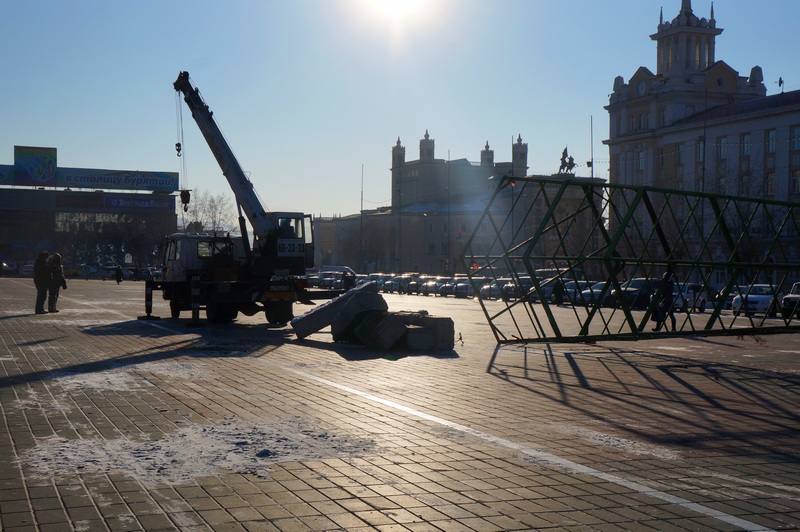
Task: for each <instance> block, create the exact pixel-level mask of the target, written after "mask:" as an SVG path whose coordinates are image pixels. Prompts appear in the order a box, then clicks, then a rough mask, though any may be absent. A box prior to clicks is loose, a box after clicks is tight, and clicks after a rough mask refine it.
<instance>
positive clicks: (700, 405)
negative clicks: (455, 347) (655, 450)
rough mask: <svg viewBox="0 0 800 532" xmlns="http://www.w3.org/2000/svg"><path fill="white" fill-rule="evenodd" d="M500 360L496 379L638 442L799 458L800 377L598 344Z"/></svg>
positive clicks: (536, 350)
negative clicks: (639, 440) (642, 440)
mask: <svg viewBox="0 0 800 532" xmlns="http://www.w3.org/2000/svg"><path fill="white" fill-rule="evenodd" d="M560 347H562V346H559V348H560ZM496 355H497V351H496V352H495V356H494V357H493V359H492V363H491V364H490V366H489V368H488V373H489V374H490V375H493V376H495V377H497V378H500V379H503V380H505V381H507V382H508V383H510V384H512V385H514V386H517V387H519V388H520V392H521V393H524V394H526V395H532V396H535V397H536V398H540V399H545V400H547V401H552V402H555V403H558V404H561V405H563V406H564V407H567V408H570V409H571V410H572V411H574V412H578V413H581V414H583V415H585V416H587V417H589V418H591V419H593V420H595V421H597V422H601V423H602V424H604V425H607V426H612V427H614V428H616V429H618V430H619V431H622V432H624V433H627V434H630V435H632V436H635V437H637V438H641V439H644V440H647V441H650V442H652V443H656V444H667V445H676V446H681V447H686V448H694V449H713V450H715V451H716V450H725V449H728V450H730V451H731V452H733V451H735V452H736V453H737V454H741V453H748V452H749V453H752V454H769V455H774V456H782V457H784V458H783V459H784V460H785V457H786V456H791V457H792V460H800V454H798V451H797V449H798V447H797V442H796V435H797V434H798V431H800V376H798V375H794V374H789V373H780V372H776V371H769V370H764V369H758V368H752V367H745V366H740V365H736V364H728V363H719V362H708V361H704V360H698V359H692V358H690V357H684V356H676V355H669V354H663V353H656V352H651V351H647V350H624V349H619V348H613V347H599V346H591V347H589V346H586V349H584V350H580V349H575V348H574V347H573V346H570V347H569V348H568V349H566V350H559V351H554V350H553V348H552V346H550V345H547V346H538V347H533V348H532V347H529V346H525V347H522V348H520V349H518V350H517V351H514V352H511V353H504V354H503V356H502V357H501V361H500V363H498V361H497V358H498V357H497V356H496Z"/></svg>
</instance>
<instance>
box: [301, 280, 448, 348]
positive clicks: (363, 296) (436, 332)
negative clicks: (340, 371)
mask: <svg viewBox="0 0 800 532" xmlns="http://www.w3.org/2000/svg"><path fill="white" fill-rule="evenodd" d="M388 309H389V306H388V305H387V303H386V301H385V300H384V299H383V296H381V295H380V294H378V291H377V287H376V285H375V283H366V284H363V285H360V286H358V287H356V288H353V289H352V290H349V291H347V292H345V293H344V294H342V295H341V296H339V297H337V298H335V299H332V300H330V301H328V302H326V303H323V304H322V305H319V306H317V307H315V308H314V309H312V310H310V311H308V312H306V313H305V314H303V315H302V316H300V317H297V318H295V319H293V320H292V322H291V323H292V328H293V329H294V332H295V334H296V335H297V337H298V338H305V337H306V336H308V335H310V334H312V333H315V332H317V331H319V330H321V329H323V328H325V327H327V326H330V327H331V334H332V335H333V340H334V341H335V342H354V343H361V344H363V345H366V346H368V347H371V348H374V349H380V350H384V351H387V350H389V349H391V348H393V347H396V346H401V347H405V348H407V349H411V350H415V351H435V350H438V351H441V350H444V351H446V350H452V349H453V347H454V342H455V333H454V325H453V320H452V319H450V318H444V317H440V316H431V315H429V314H428V313H427V312H426V311H424V310H423V311H419V312H407V311H406V312H388Z"/></svg>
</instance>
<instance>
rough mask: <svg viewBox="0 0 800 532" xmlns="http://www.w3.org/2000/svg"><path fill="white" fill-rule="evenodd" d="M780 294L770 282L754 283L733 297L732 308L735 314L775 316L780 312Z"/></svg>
mask: <svg viewBox="0 0 800 532" xmlns="http://www.w3.org/2000/svg"><path fill="white" fill-rule="evenodd" d="M779 301H780V296H779V294H777V293H775V289H774V288H773V287H772V285H769V284H752V285H750V286H748V287H747V288H744V289H743V291H742V293H740V294H737V295H736V297H734V298H733V303H732V305H731V309H732V310H733V312H734V314H737V315H738V314H744V315H745V316H749V315H751V314H765V315H768V316H775V315H776V314H777V312H778V307H779Z"/></svg>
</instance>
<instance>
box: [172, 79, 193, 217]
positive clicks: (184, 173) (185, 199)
mask: <svg viewBox="0 0 800 532" xmlns="http://www.w3.org/2000/svg"><path fill="white" fill-rule="evenodd" d="M175 113H176V118H177V128H178V130H177V136H178V141H177V142H176V143H175V152H176V154H177V156H178V157H179V158H180V159H181V167H180V192H181V196H180V197H181V203H182V204H183V212H188V211H189V198H190V195H191V192H190V190H189V173H188V170H187V166H186V156H185V153H184V152H183V104H182V102H181V93H180V92H178V91H175Z"/></svg>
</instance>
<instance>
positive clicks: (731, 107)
mask: <svg viewBox="0 0 800 532" xmlns="http://www.w3.org/2000/svg"><path fill="white" fill-rule="evenodd" d="M737 30H738V31H740V32H744V31H746V28H738V29H737ZM722 32H723V30H722V28H719V27H717V20H716V15H715V12H714V5H713V3H711V6H710V10H709V16H708V18H706V17H699V16H698V15H697V14H696V13H695V11H694V9H693V8H692V2H691V0H682V2H681V7H680V12H679V13H678V14H677V16H676V17H675V18H673V19H672V20H665V18H664V14H663V9H662V12H661V14H660V15H659V21H658V26H657V31H656V32H655V33H654V34H652V35H650V38H651V39H652V40H653V41H655V42H656V72H655V73H653V72H652V71H651V70H649V69H648V68H647V67H644V66H641V67H639V68H638V69H637V70H636V71H635V72H634V73H633V75H632V76H631V77H630V78H629V79H628V81H627V82H626V81H625V80H624V79H623V77H622V76H618V77H617V78H616V79H615V80H614V87H613V93H612V94H611V95H610V97H609V104H608V106H606V110H607V111H608V115H609V138H608V139H607V140H605V141H604V143H605V144H606V145H607V146H608V150H609V160H610V165H609V182H610V183H618V184H624V185H634V186H638V185H648V186H657V187H664V188H670V189H680V190H692V191H696V192H701V193H709V194H721V195H731V196H744V197H750V198H758V199H769V200H778V201H800V91H793V92H787V93H783V92H781V93H779V94H774V95H770V96H767V89H766V86H765V84H764V73H763V72H762V70H761V67H759V66H753V67H752V68H751V69H750V72H749V76H747V77H745V76H742V75H740V74H739V72H738V71H736V70H735V69H734V68H733V67H731V66H730V65H728V64H727V63H726V62H725V61H722V60H720V59H718V58H717V57H716V38H717V37H718V36H720V35H721V34H722ZM741 37H742V38H750V36H745V35H742V36H741ZM772 75H773V76H774V77H775V79H776V80H777V79H778V77H779V76H778V73H772ZM779 86H781V87H782V83H781V84H780V85H779ZM638 222H639V223H640V224H641V225H640V227H643V228H646V227H647V224H648V221H647V220H639V221H638ZM795 247H797V246H795ZM798 256H799V257H800V255H798ZM719 258H720V259H722V260H724V258H723V257H719Z"/></svg>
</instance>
